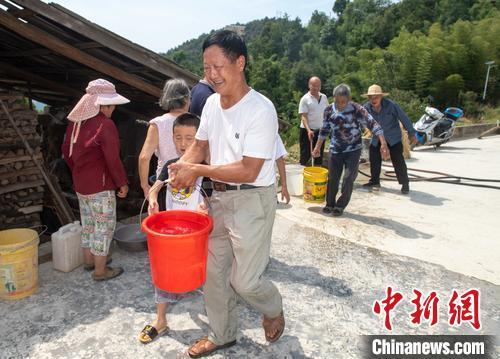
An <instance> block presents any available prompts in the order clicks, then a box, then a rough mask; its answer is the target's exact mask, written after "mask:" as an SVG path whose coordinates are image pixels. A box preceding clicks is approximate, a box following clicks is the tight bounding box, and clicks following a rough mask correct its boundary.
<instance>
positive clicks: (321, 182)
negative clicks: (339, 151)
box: [304, 167, 328, 203]
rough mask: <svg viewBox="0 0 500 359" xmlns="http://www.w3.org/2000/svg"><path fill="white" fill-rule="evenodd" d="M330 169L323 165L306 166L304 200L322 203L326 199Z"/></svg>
mask: <svg viewBox="0 0 500 359" xmlns="http://www.w3.org/2000/svg"><path fill="white" fill-rule="evenodd" d="M327 182H328V170H327V169H326V168H323V167H306V168H304V201H306V202H317V203H321V202H324V201H325V195H326V184H327Z"/></svg>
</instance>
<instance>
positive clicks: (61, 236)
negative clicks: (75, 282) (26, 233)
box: [52, 221, 83, 272]
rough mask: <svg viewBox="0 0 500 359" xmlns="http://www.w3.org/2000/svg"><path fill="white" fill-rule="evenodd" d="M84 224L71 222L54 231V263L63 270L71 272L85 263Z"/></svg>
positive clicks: (55, 266)
mask: <svg viewBox="0 0 500 359" xmlns="http://www.w3.org/2000/svg"><path fill="white" fill-rule="evenodd" d="M81 240H82V226H80V222H79V221H75V222H73V223H69V224H67V225H65V226H62V227H61V228H59V230H58V231H57V232H55V233H52V264H53V266H54V269H57V270H59V271H61V272H71V271H72V270H73V269H75V268H77V267H79V266H81V265H82V264H83V251H82V247H81Z"/></svg>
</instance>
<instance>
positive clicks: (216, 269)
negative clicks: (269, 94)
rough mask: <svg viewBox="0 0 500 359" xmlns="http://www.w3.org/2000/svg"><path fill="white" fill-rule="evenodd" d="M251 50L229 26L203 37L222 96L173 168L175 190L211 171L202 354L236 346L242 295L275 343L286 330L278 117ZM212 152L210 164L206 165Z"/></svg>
mask: <svg viewBox="0 0 500 359" xmlns="http://www.w3.org/2000/svg"><path fill="white" fill-rule="evenodd" d="M247 59H248V55H247V48H246V45H245V42H244V41H243V39H242V38H241V37H240V36H239V35H237V34H236V33H234V32H232V31H228V30H222V31H218V32H215V33H213V34H212V35H210V36H209V37H208V38H207V39H206V40H205V41H204V43H203V66H204V71H205V75H206V76H207V79H209V81H210V82H211V83H212V84H213V86H214V90H215V91H216V93H215V94H213V95H212V96H210V97H209V98H208V99H207V102H206V104H205V107H204V108H203V112H202V115H201V123H200V127H199V129H198V132H197V134H196V139H195V142H194V143H193V145H192V146H191V147H189V149H188V150H187V151H186V153H185V154H184V155H183V156H182V158H181V159H180V160H179V161H178V162H176V163H174V164H172V165H170V166H169V169H170V170H171V176H170V179H171V185H172V186H173V187H174V188H185V187H191V186H193V184H194V182H195V179H196V178H197V177H200V176H203V177H210V178H211V179H212V180H213V185H214V191H213V192H212V197H211V200H210V202H211V215H212V217H213V219H214V229H213V231H212V233H211V235H210V239H209V241H208V262H207V276H206V283H205V287H204V295H205V306H206V310H207V315H208V322H209V326H210V333H209V335H208V336H204V337H202V338H200V339H199V340H197V341H196V342H195V343H194V344H193V345H192V346H191V347H190V348H189V350H188V353H189V356H190V357H192V358H199V357H202V356H206V355H209V354H210V353H212V352H214V351H216V350H219V349H223V348H227V347H229V346H232V345H234V344H236V336H237V330H238V326H237V322H238V312H237V308H236V304H237V295H239V296H240V297H241V298H243V299H244V300H245V301H246V302H248V303H249V304H250V305H251V306H253V307H254V308H255V309H257V310H258V311H259V312H260V313H262V315H263V320H262V326H263V328H264V334H265V338H266V340H267V341H268V342H275V341H276V340H278V339H279V338H280V337H281V335H282V333H283V330H284V328H285V318H284V315H283V305H282V299H281V294H280V293H279V291H278V289H277V288H276V286H275V285H274V284H273V283H272V282H271V281H269V280H268V279H266V278H265V277H264V276H263V274H264V271H265V269H266V266H267V264H268V263H269V252H270V246H271V234H272V228H273V223H274V217H275V213H276V189H275V187H274V181H275V174H274V161H275V153H276V138H277V132H278V116H277V113H276V109H275V108H274V105H273V104H272V102H271V101H270V100H269V99H267V98H266V97H264V96H263V95H261V94H260V93H258V92H257V91H255V90H253V89H252V88H250V87H249V86H248V84H247V82H246V79H245V67H246V65H247ZM207 151H210V165H200V164H199V163H201V162H202V161H203V160H204V159H205V157H206V154H207Z"/></svg>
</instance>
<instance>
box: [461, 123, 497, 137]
mask: <svg viewBox="0 0 500 359" xmlns="http://www.w3.org/2000/svg"><path fill="white" fill-rule="evenodd" d="M496 126H497V125H496V124H494V123H486V124H479V125H469V126H457V127H455V133H454V134H453V137H452V140H457V139H464V138H470V137H477V136H479V135H480V134H482V133H483V132H485V131H488V130H490V129H492V128H494V127H496Z"/></svg>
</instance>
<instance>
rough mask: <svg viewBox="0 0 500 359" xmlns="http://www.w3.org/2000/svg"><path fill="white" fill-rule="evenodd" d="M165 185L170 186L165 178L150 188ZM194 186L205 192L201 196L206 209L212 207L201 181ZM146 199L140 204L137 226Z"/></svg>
mask: <svg viewBox="0 0 500 359" xmlns="http://www.w3.org/2000/svg"><path fill="white" fill-rule="evenodd" d="M165 185H167V186H170V180H169V179H167V180H165V181H163V182H160V184H157V185H153V187H151V189H153V188H155V187H156V186H162V187H163V186H165ZM194 187H197V188H199V189H200V191H202V192H203V194H205V195H204V196H202V197H203V200H204V201H205V203H206V205H207V208H208V209H210V208H212V206H211V205H210V200H209V199H208V195H207V192H205V189H204V188H203V183H202V185H198V184H195V185H194ZM151 189H150V190H151ZM146 201H147V198H144V201H142V205H141V211H140V212H139V227H140V226H141V224H142V213H143V212H144V205H145V204H146Z"/></svg>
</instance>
